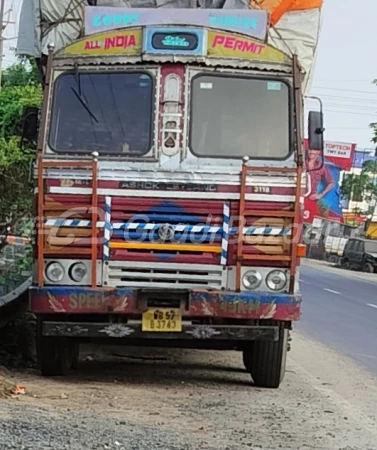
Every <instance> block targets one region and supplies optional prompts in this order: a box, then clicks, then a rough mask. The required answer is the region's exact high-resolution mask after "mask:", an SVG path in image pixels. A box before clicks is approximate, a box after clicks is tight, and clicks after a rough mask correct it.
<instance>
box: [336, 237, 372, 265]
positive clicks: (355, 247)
mask: <svg viewBox="0 0 377 450" xmlns="http://www.w3.org/2000/svg"><path fill="white" fill-rule="evenodd" d="M341 265H342V267H344V268H345V269H353V270H362V271H364V272H369V273H374V272H376V269H377V241H372V240H370V239H363V238H352V239H349V241H348V242H347V245H346V247H345V249H344V252H343V257H342V260H341Z"/></svg>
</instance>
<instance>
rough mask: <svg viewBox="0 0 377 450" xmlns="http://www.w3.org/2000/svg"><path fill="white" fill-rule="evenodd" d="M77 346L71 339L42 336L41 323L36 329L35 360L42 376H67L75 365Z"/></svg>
mask: <svg viewBox="0 0 377 450" xmlns="http://www.w3.org/2000/svg"><path fill="white" fill-rule="evenodd" d="M77 345H78V344H76V343H75V342H74V341H73V340H72V339H69V338H65V337H56V336H44V335H43V334H42V323H41V322H40V323H39V324H38V329H37V360H38V366H39V369H40V371H41V374H42V375H43V376H47V377H51V376H62V375H67V374H68V372H69V370H70V369H71V368H72V367H73V366H75V365H77V361H78V351H77V348H78V347H77Z"/></svg>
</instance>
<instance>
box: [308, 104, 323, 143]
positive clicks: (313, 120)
mask: <svg viewBox="0 0 377 450" xmlns="http://www.w3.org/2000/svg"><path fill="white" fill-rule="evenodd" d="M324 131H325V129H324V128H323V113H322V112H318V111H310V112H309V124H308V140H309V148H310V149H312V150H320V151H321V152H323V149H324V137H323V133H324Z"/></svg>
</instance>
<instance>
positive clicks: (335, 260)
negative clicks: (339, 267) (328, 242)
mask: <svg viewBox="0 0 377 450" xmlns="http://www.w3.org/2000/svg"><path fill="white" fill-rule="evenodd" d="M328 261H329V263H331V264H338V263H339V256H337V255H330V256H329V259H328Z"/></svg>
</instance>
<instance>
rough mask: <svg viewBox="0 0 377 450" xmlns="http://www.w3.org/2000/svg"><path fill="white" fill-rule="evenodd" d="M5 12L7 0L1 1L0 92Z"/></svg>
mask: <svg viewBox="0 0 377 450" xmlns="http://www.w3.org/2000/svg"><path fill="white" fill-rule="evenodd" d="M4 10H5V0H0V91H1V76H2V74H3V53H4V39H5V38H4V30H5V24H4Z"/></svg>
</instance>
